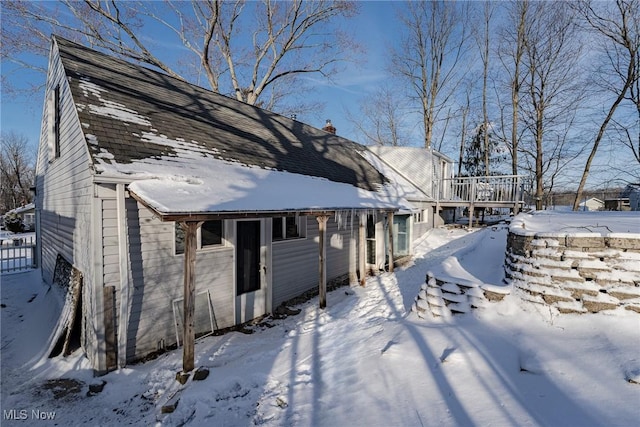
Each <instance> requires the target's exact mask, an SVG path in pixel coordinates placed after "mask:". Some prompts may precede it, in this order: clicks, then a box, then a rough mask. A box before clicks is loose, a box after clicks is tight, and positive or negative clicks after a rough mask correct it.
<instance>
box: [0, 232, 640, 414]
mask: <svg viewBox="0 0 640 427" xmlns="http://www.w3.org/2000/svg"><path fill="white" fill-rule="evenodd" d="M505 235H506V230H505V228H504V226H499V227H494V228H487V229H484V230H481V231H476V232H471V233H469V232H467V231H464V230H460V229H458V230H447V229H436V230H432V231H430V232H429V233H427V235H426V236H425V237H424V238H423V239H422V240H421V241H420V242H419V245H418V247H417V249H416V253H417V255H416V258H415V261H414V263H413V264H412V265H411V266H408V267H407V268H403V269H398V270H396V272H395V273H394V274H388V273H386V274H382V275H380V276H376V277H371V278H369V280H368V281H367V285H366V287H365V288H360V287H354V288H348V287H346V288H339V289H337V290H335V291H333V292H331V293H329V295H328V307H327V309H326V310H319V309H318V308H317V306H318V302H317V299H313V300H311V301H309V302H307V303H304V304H302V305H300V306H299V307H298V308H300V309H301V310H302V311H301V313H300V314H298V315H296V316H291V317H288V318H286V319H283V320H272V321H270V322H269V327H268V326H266V325H265V326H257V327H255V328H254V329H255V332H254V333H253V334H251V335H246V334H242V333H239V332H233V333H228V334H226V335H223V336H216V337H207V338H204V339H201V340H199V341H198V343H197V345H196V365H197V366H203V367H207V368H208V369H209V370H210V375H209V377H208V378H207V379H206V380H204V381H199V382H194V381H189V382H188V383H187V384H186V386H185V388H184V391H183V393H182V394H181V397H180V401H179V404H178V406H177V408H176V411H175V412H174V413H171V414H166V415H162V414H161V413H160V408H161V406H162V405H163V404H164V403H165V402H166V400H167V399H168V397H169V396H170V395H171V394H172V393H173V392H174V391H175V390H177V389H178V388H179V387H180V384H179V383H178V382H177V381H175V374H176V372H178V371H179V370H180V368H181V352H180V351H174V352H170V353H167V354H164V355H162V356H160V357H159V358H157V359H156V360H152V361H150V362H147V363H145V364H138V365H135V366H130V367H128V368H126V369H122V370H120V371H115V372H112V373H109V374H108V375H106V376H103V377H100V378H93V377H92V374H91V371H90V370H89V369H88V366H87V364H86V361H85V360H84V359H83V358H82V357H81V355H79V354H74V355H72V356H70V357H67V358H65V359H63V358H55V359H41V358H40V356H41V355H40V354H39V352H40V349H41V348H42V347H43V345H42V343H43V342H44V341H46V339H47V336H48V334H49V332H50V329H51V328H50V327H49V326H48V325H49V324H50V322H51V319H52V318H55V314H56V309H55V307H56V304H55V303H54V302H55V301H57V300H56V299H55V298H54V297H53V292H51V291H50V292H48V293H45V292H43V291H44V290H43V287H42V285H41V284H40V281H39V279H38V274H39V272H31V273H23V274H13V275H9V276H2V278H1V279H2V284H1V288H0V289H1V291H2V304H3V306H2V307H3V308H2V309H1V316H2V317H1V320H2V331H1V332H2V342H1V346H2V412H3V419H2V425H3V426H4V425H13V424H21V425H25V424H24V421H15V419H17V418H25V419H27V420H34V419H36V418H37V417H41V418H42V417H48V418H49V419H50V418H54V421H53V422H55V423H57V424H58V425H125V424H132V425H153V424H155V423H158V424H164V425H170V426H177V425H184V424H187V425H192V426H211V425H215V426H249V425H266V426H470V425H493V426H505V425H529V426H561V425H562V426H595V425H611V426H613V425H616V426H632V425H638V420H639V419H640V384H637V383H634V382H630V381H629V380H630V379H631V380H637V381H640V316H639V315H638V314H637V313H632V312H628V311H624V310H617V311H611V312H603V313H600V314H589V315H563V316H553V315H551V314H550V313H549V312H548V311H544V310H539V309H537V308H535V307H533V306H532V305H529V304H528V303H524V302H521V301H519V300H517V299H516V298H515V297H514V296H507V297H506V298H505V299H504V300H503V301H502V302H499V303H492V304H490V305H489V307H488V308H487V309H484V310H482V311H475V312H472V313H470V314H467V315H464V316H456V317H453V318H452V319H447V320H443V319H435V318H429V319H426V320H422V319H419V318H418V317H417V316H416V315H415V313H411V312H410V307H411V304H412V303H413V300H414V297H415V296H416V295H417V293H418V291H419V289H420V286H421V285H422V284H423V283H424V280H425V274H426V272H427V271H428V270H431V271H447V272H448V273H453V272H455V273H456V274H468V275H469V276H473V277H475V278H476V279H477V280H480V281H483V282H485V283H492V284H495V285H501V284H502V274H503V272H502V268H501V265H502V262H503V260H504V256H503V254H504V244H505V243H504V242H505ZM447 266H448V267H447ZM451 266H454V267H451ZM452 269H453V270H455V271H453V270H452ZM57 378H65V379H68V381H64V382H50V381H49V380H51V379H57ZM72 380H76V381H72ZM101 381H106V385H105V386H104V390H103V391H102V392H101V393H98V394H95V395H93V396H87V391H88V387H89V385H91V384H100V383H101ZM65 391H67V392H68V394H66V395H65V393H64V392H65ZM54 394H58V398H55V397H54ZM21 411H23V412H21ZM9 418H13V419H14V421H12V420H10V419H9ZM53 422H51V423H53ZM42 424H47V423H46V422H42Z"/></svg>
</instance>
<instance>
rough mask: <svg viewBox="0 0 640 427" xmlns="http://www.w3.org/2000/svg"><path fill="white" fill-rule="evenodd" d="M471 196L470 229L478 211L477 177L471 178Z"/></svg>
mask: <svg viewBox="0 0 640 427" xmlns="http://www.w3.org/2000/svg"><path fill="white" fill-rule="evenodd" d="M470 196H471V197H469V202H470V205H469V230H471V228H472V227H473V215H474V214H475V213H476V212H475V210H476V207H475V201H476V178H471V194H470Z"/></svg>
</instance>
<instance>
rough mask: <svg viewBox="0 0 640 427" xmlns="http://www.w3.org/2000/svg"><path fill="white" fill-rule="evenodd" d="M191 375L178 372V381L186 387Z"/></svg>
mask: <svg viewBox="0 0 640 427" xmlns="http://www.w3.org/2000/svg"><path fill="white" fill-rule="evenodd" d="M189 376H190V374H189V373H188V372H178V373H177V374H176V381H178V382H179V383H180V384H182V385H184V384H185V383H186V382H187V380H188V379H189Z"/></svg>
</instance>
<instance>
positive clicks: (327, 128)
mask: <svg viewBox="0 0 640 427" xmlns="http://www.w3.org/2000/svg"><path fill="white" fill-rule="evenodd" d="M322 130H323V131H325V132H329V133H332V134H334V135H335V133H336V128H335V127H333V125H332V124H331V120H330V119H327V123H325V125H324V127H323V128H322Z"/></svg>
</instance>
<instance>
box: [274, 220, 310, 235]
mask: <svg viewBox="0 0 640 427" xmlns="http://www.w3.org/2000/svg"><path fill="white" fill-rule="evenodd" d="M306 219H307V218H306V217H299V216H280V217H275V218H273V228H272V230H273V231H272V233H271V237H272V239H273V240H274V241H275V240H289V239H298V238H301V237H304V236H305V234H306V230H305V229H306V225H307V222H306Z"/></svg>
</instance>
